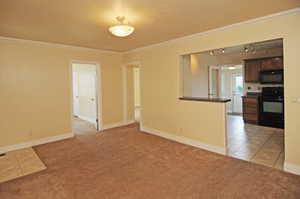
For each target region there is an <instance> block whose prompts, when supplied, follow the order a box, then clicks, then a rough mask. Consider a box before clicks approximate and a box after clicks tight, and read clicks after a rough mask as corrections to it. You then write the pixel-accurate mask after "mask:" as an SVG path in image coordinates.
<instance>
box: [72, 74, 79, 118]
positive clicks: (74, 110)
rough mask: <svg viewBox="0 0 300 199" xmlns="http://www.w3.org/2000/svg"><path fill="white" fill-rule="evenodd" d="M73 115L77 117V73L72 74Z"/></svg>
mask: <svg viewBox="0 0 300 199" xmlns="http://www.w3.org/2000/svg"><path fill="white" fill-rule="evenodd" d="M73 115H74V116H77V117H78V116H79V96H78V73H77V72H73Z"/></svg>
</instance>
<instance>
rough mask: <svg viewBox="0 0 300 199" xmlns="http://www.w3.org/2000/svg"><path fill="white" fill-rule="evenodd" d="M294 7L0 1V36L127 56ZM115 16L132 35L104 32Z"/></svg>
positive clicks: (228, 2) (231, 0) (288, 3)
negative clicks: (131, 28) (129, 26)
mask: <svg viewBox="0 0 300 199" xmlns="http://www.w3.org/2000/svg"><path fill="white" fill-rule="evenodd" d="M296 7H300V1H299V0H264V1H262V0H251V1H244V0H218V1H212V0H185V1H183V0H152V1H150V0H122V1H120V0H1V2H0V36H5V37H14V38H20V39H28V40H35V41H45V42H53V43H60V44H67V45H75V46H82V47H89V48H96V49H105V50H114V51H127V50H131V49H135V48H138V47H143V46H147V45H150V44H155V43H159V42H163V41H167V40H171V39H175V38H178V37H182V36H187V35H191V34H195V33H199V32H203V31H207V30H210V29H214V28H218V27H222V26H226V25H230V24H233V23H238V22H242V21H245V20H249V19H253V18H257V17H261V16H265V15H269V14H273V13H277V12H281V11H284V10H288V9H292V8H296ZM118 15H125V16H126V17H127V19H128V20H129V21H130V23H131V24H132V25H133V26H134V27H135V28H136V31H135V32H134V34H132V35H131V36H129V37H127V38H117V37H114V36H112V35H111V34H110V33H109V32H108V31H107V28H108V27H109V26H110V25H113V24H114V23H115V19H114V18H115V17H116V16H118Z"/></svg>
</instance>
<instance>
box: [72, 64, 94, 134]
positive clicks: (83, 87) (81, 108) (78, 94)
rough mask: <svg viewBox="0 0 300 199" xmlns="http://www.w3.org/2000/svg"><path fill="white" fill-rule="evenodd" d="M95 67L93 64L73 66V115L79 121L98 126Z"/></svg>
mask: <svg viewBox="0 0 300 199" xmlns="http://www.w3.org/2000/svg"><path fill="white" fill-rule="evenodd" d="M96 70H97V67H96V65H94V64H77V63H76V64H75V63H74V64H73V99H74V102H73V104H74V114H75V115H76V116H78V117H79V118H80V119H82V120H85V121H88V122H91V123H93V124H95V127H96V128H97V130H98V129H99V124H98V119H97V118H98V110H97V109H98V108H97V107H98V106H97V101H98V100H97V71H96Z"/></svg>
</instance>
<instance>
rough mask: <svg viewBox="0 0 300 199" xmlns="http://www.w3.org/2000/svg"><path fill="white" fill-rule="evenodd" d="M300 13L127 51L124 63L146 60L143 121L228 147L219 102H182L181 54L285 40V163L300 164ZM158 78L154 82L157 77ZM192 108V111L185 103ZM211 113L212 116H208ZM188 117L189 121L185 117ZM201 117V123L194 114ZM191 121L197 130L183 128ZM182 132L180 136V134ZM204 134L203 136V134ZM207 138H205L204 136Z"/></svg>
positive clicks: (170, 132)
mask: <svg viewBox="0 0 300 199" xmlns="http://www.w3.org/2000/svg"><path fill="white" fill-rule="evenodd" d="M299 21H300V13H299V12H297V13H291V14H287V15H280V16H276V17H273V18H270V19H267V20H263V21H256V22H252V23H246V24H243V25H239V26H234V27H232V28H229V29H224V30H222V31H215V32H210V33H208V34H205V35H202V36H201V35H199V36H193V37H187V38H183V39H177V40H176V41H173V42H165V43H164V44H161V45H153V46H150V47H146V48H141V49H137V50H134V51H131V52H129V53H127V54H126V55H125V57H124V60H125V63H128V62H132V61H140V62H141V63H142V67H141V70H142V74H143V78H142V79H141V89H142V90H141V91H142V92H141V96H142V98H141V99H142V102H143V110H142V112H141V114H142V117H143V125H145V126H147V127H149V128H152V129H157V130H159V131H163V132H167V133H169V134H172V135H180V136H182V137H191V138H192V136H191V134H194V135H198V137H197V138H195V137H194V139H195V140H197V141H200V142H204V143H206V144H212V145H217V146H224V142H223V138H224V135H222V134H223V133H224V134H225V130H224V128H225V127H224V126H223V123H222V122H223V120H222V119H221V118H220V115H222V114H223V112H224V109H223V108H222V106H221V105H220V104H218V103H209V102H207V103H203V102H187V101H185V102H183V101H180V100H179V99H178V97H179V96H181V95H182V86H181V82H182V80H181V79H180V78H181V77H180V63H181V61H182V60H180V55H184V54H190V53H196V52H202V51H207V50H210V49H218V48H223V47H230V46H236V45H242V44H248V43H253V42H259V41H265V40H271V39H278V38H284V56H285V59H284V65H285V74H284V75H285V86H286V89H285V115H286V118H285V119H286V120H285V126H286V129H285V163H286V164H291V165H298V166H300V147H298V146H299V144H298V140H300V134H299V129H300V123H299V121H298V118H299V117H298V116H299V115H300V104H299V103H296V102H294V101H293V100H294V99H298V98H300V93H299V92H297V91H299V90H300V84H295V82H298V79H299V73H300V68H299V66H298V65H299V46H300V37H299V35H300V26H299ZM154 80H155V81H154ZM188 106H189V107H190V108H191V107H193V110H194V113H195V114H193V115H191V114H189V113H188V111H187V109H186V107H188ZM207 114H209V115H210V119H211V120H207V119H206V118H207ZM183 115H185V116H186V120H185V119H183ZM193 117H197V121H196V120H195V118H193ZM187 124H190V125H191V126H193V127H194V129H185V127H186V126H188V125H187ZM180 129H181V130H182V131H181V132H182V133H181V134H180V133H179V131H180ZM200 135H201V136H200ZM205 136H206V138H207V139H205Z"/></svg>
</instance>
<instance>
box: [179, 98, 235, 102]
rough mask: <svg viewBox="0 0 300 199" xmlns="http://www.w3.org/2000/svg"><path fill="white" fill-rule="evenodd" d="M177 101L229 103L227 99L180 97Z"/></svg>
mask: <svg viewBox="0 0 300 199" xmlns="http://www.w3.org/2000/svg"><path fill="white" fill-rule="evenodd" d="M179 99H180V100H186V101H202V102H219V103H226V102H230V101H231V99H229V98H222V97H180V98H179Z"/></svg>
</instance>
